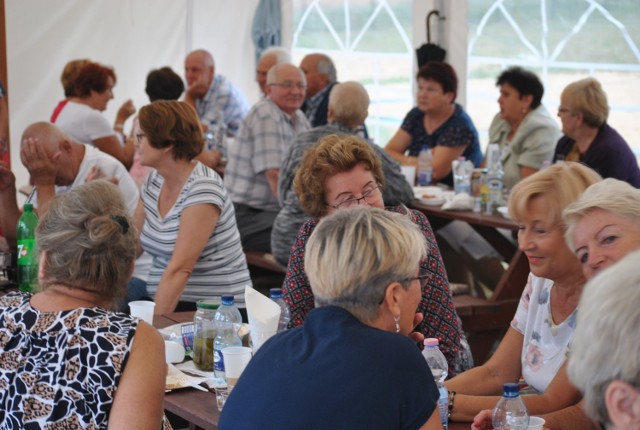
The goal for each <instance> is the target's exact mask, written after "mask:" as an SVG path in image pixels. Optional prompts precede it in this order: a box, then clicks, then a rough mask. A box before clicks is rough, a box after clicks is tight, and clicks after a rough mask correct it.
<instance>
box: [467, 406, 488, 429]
mask: <svg viewBox="0 0 640 430" xmlns="http://www.w3.org/2000/svg"><path fill="white" fill-rule="evenodd" d="M492 419H493V411H492V410H491V409H485V410H483V411H480V413H478V415H476V416H475V417H474V418H473V423H472V424H471V430H491V429H493V422H492Z"/></svg>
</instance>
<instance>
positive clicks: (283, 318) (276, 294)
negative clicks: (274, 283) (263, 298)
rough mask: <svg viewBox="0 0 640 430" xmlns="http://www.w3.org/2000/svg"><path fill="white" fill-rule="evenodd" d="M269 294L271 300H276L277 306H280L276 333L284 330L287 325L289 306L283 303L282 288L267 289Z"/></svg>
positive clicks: (289, 316)
mask: <svg viewBox="0 0 640 430" xmlns="http://www.w3.org/2000/svg"><path fill="white" fill-rule="evenodd" d="M269 295H270V296H271V300H273V301H274V302H276V303H277V304H278V306H280V321H279V322H278V333H279V332H281V331H284V330H286V329H287V327H288V326H289V321H291V312H290V311H289V306H287V304H286V303H285V301H284V299H283V298H282V288H272V289H270V290H269Z"/></svg>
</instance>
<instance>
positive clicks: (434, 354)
mask: <svg viewBox="0 0 640 430" xmlns="http://www.w3.org/2000/svg"><path fill="white" fill-rule="evenodd" d="M438 344H439V342H438V339H436V338H434V337H431V338H428V339H425V340H424V350H423V351H422V356H423V357H424V359H425V360H427V364H428V365H429V368H430V369H431V374H432V375H433V379H434V381H435V382H436V385H437V386H438V392H439V394H440V396H439V398H438V410H439V411H440V418H441V419H442V428H443V429H445V430H447V426H448V420H447V409H448V407H449V392H448V391H447V389H446V388H445V387H444V380H445V379H446V378H447V374H448V373H449V365H448V363H447V359H446V358H445V357H444V354H442V352H441V351H440V348H438Z"/></svg>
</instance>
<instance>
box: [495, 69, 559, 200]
mask: <svg viewBox="0 0 640 430" xmlns="http://www.w3.org/2000/svg"><path fill="white" fill-rule="evenodd" d="M496 86H498V87H500V97H499V98H498V104H499V105H500V112H499V113H498V114H496V116H495V117H494V118H493V121H492V122H491V126H490V127H489V142H490V143H497V144H498V145H500V152H501V157H502V165H503V168H504V184H505V186H506V187H507V189H511V188H512V187H513V186H514V185H515V184H517V183H518V182H519V181H520V180H521V179H522V178H526V177H527V176H529V175H532V174H534V173H535V172H537V171H538V170H540V168H541V167H542V164H543V163H544V161H550V160H551V157H552V156H553V148H554V145H555V142H557V141H558V138H559V137H560V130H558V125H557V124H556V122H555V120H554V119H553V118H552V117H551V115H549V112H547V110H546V109H545V107H544V106H543V105H542V104H541V101H542V95H543V94H544V87H543V86H542V82H540V79H538V77H537V76H536V75H535V74H533V73H532V72H530V71H528V70H524V69H522V68H520V67H511V68H509V69H507V70H505V71H504V72H502V73H501V74H500V76H498V79H497V81H496ZM485 161H486V160H485Z"/></svg>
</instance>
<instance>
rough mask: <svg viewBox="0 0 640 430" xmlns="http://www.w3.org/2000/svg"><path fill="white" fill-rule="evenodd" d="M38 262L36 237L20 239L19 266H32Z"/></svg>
mask: <svg viewBox="0 0 640 430" xmlns="http://www.w3.org/2000/svg"><path fill="white" fill-rule="evenodd" d="M37 262H38V246H37V244H36V240H35V239H20V240H19V241H18V266H30V265H32V264H37Z"/></svg>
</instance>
